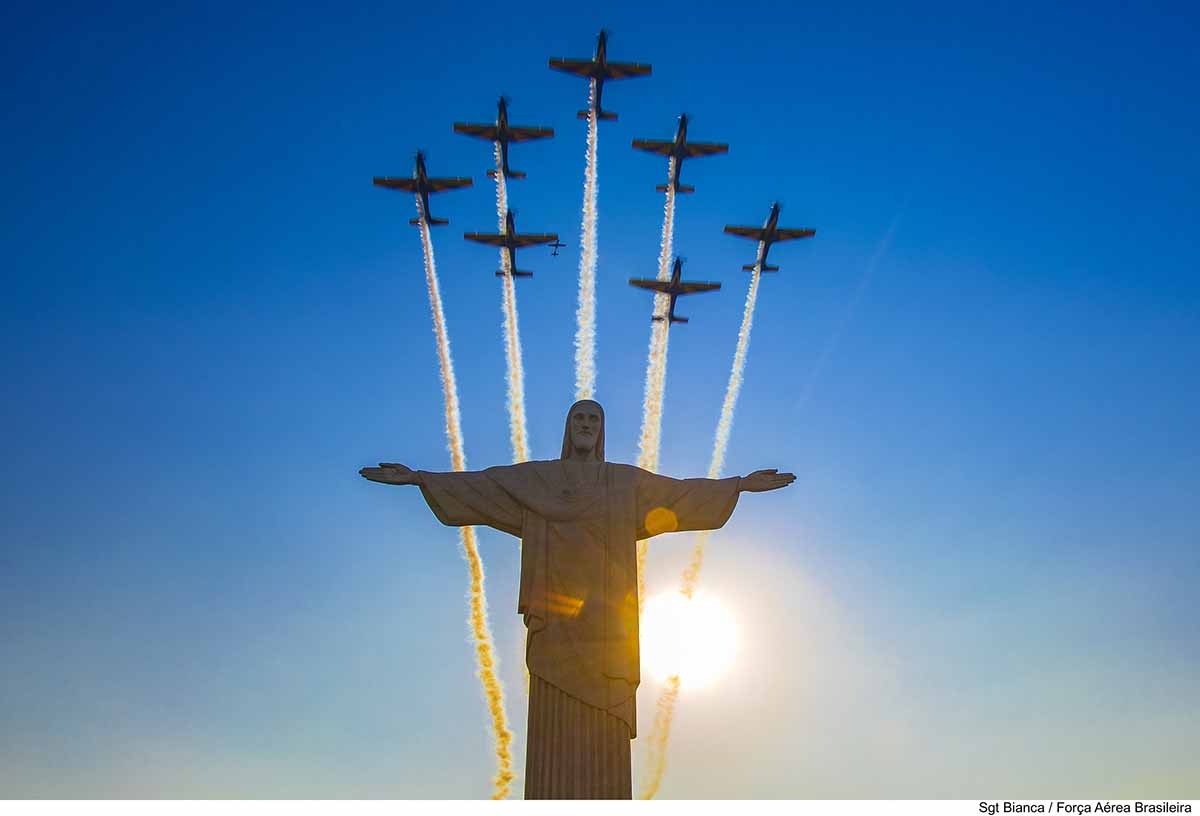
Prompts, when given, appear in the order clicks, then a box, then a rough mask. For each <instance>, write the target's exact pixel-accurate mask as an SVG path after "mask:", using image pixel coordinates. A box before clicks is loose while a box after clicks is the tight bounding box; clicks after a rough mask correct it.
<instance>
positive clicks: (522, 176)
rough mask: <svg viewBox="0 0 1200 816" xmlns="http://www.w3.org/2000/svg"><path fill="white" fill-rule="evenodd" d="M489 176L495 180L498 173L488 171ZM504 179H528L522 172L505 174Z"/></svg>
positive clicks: (514, 171) (512, 171)
mask: <svg viewBox="0 0 1200 816" xmlns="http://www.w3.org/2000/svg"><path fill="white" fill-rule="evenodd" d="M487 175H488V178H495V177H496V171H495V170H488V171H487ZM504 177H505V178H515V179H523V178H526V176H525V174H524V173H522V172H521V171H520V170H509V171H508V172H507V173H505V174H504Z"/></svg>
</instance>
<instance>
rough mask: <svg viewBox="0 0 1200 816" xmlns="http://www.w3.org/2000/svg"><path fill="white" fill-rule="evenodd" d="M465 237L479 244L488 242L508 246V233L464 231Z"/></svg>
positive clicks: (493, 244) (492, 244) (491, 244)
mask: <svg viewBox="0 0 1200 816" xmlns="http://www.w3.org/2000/svg"><path fill="white" fill-rule="evenodd" d="M463 238H466V239H467V240H468V241H474V242H476V243H478V244H488V245H490V246H498V247H502V246H508V240H507V239H508V236H507V235H497V234H496V233H494V232H464V233H463Z"/></svg>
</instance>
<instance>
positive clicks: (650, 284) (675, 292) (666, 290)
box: [629, 256, 721, 326]
mask: <svg viewBox="0 0 1200 816" xmlns="http://www.w3.org/2000/svg"><path fill="white" fill-rule="evenodd" d="M682 272H683V259H682V258H680V257H678V256H676V258H675V268H674V269H673V270H672V271H671V279H670V280H669V281H661V280H646V279H645V278H630V279H629V285H630V286H637V287H639V288H642V289H651V290H653V291H655V292H659V293H661V294H664V295H670V296H671V304H670V306H668V307H667V313H666V315H654V317H652V318H650V319H651V320H655V321H662V320H666V321H668V322H667V325H668V326H669V325H671V324H672V323H687V322H688V319H687V318H686V317H679V316H678V315H676V314H675V299H676V298H678V297H679V296H680V295H694V294H697V293H698V292H714V291H716V290H717V289H720V288H721V284H719V283H701V282H700V281H685V280H680V279H679V277H680V275H681V274H682Z"/></svg>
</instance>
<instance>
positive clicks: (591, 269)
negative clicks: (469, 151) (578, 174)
mask: <svg viewBox="0 0 1200 816" xmlns="http://www.w3.org/2000/svg"><path fill="white" fill-rule="evenodd" d="M589 88H590V90H589V91H588V120H587V121H588V135H587V167H586V169H585V170H584V175H583V224H582V226H581V227H580V240H579V247H580V251H579V307H578V308H577V309H576V311H575V323H576V329H575V399H577V400H581V399H591V398H592V396H593V394H594V393H595V391H596V141H597V136H598V134H597V131H596V111H595V102H596V80H594V79H593V80H592V81H591V83H589Z"/></svg>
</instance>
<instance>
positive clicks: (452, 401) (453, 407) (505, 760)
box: [417, 196, 513, 799]
mask: <svg viewBox="0 0 1200 816" xmlns="http://www.w3.org/2000/svg"><path fill="white" fill-rule="evenodd" d="M417 214H418V216H419V217H420V219H421V249H422V250H423V251H424V254H425V284H426V287H427V288H428V290H429V307H430V310H431V312H432V314H433V333H434V337H435V338H436V340H437V353H438V363H439V367H440V369H441V375H442V397H443V400H444V402H445V408H446V439H447V442H448V445H449V449H450V463H451V465H452V467H453V468H454V470H456V471H461V470H466V468H467V457H466V454H465V453H464V452H463V439H462V427H461V425H460V421H459V411H458V385H457V384H456V382H455V379H454V361H453V359H452V358H451V357H450V338H449V336H448V335H447V333H446V316H445V313H444V312H443V311H442V295H441V289H440V287H439V286H438V276H437V266H436V264H435V263H434V260H433V242H432V241H431V240H430V236H429V225H428V224H427V223H425V213H424V210H423V208H422V207H421V198H420V196H417ZM459 539H460V540H461V541H462V547H463V556H464V557H465V558H466V560H467V570H468V572H469V574H470V579H471V581H470V592H469V595H468V598H469V605H470V614H469V616H468V622H469V623H470V626H471V636H472V639H473V640H474V644H475V665H476V674H477V675H478V677H479V681H480V683H481V685H482V686H483V694H484V698H485V699H486V700H487V706H488V712H489V713H490V715H491V718H492V734H493V736H494V738H495V751H496V776H495V777H494V779H493V784H494V786H495V790H494V792H493V793H492V798H493V799H504V798H505V797H507V796H508V793H509V788H510V787H511V785H512V781H513V770H512V731H510V730H509V728H508V718H507V715H506V714H505V713H504V687H503V686H501V684H500V679H499V678H498V677H497V675H496V656H495V648H494V646H493V644H492V632H491V627H490V626H489V624H488V617H487V596H486V594H485V592H484V587H483V561H482V560H481V559H480V557H479V549H478V547H477V546H476V543H475V528H473V527H460V528H459Z"/></svg>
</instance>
